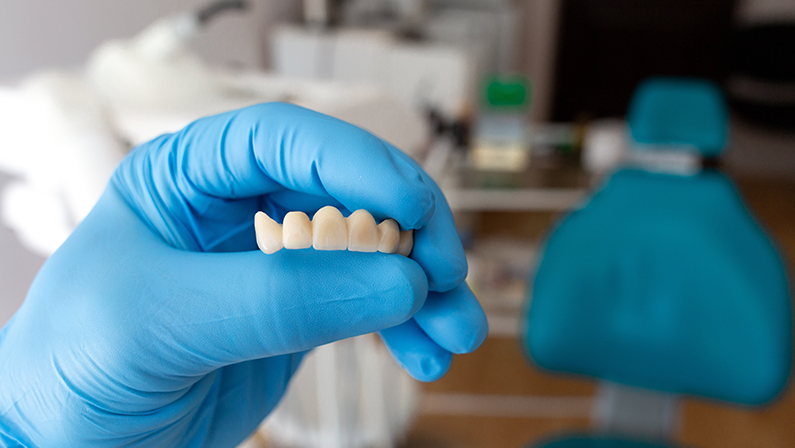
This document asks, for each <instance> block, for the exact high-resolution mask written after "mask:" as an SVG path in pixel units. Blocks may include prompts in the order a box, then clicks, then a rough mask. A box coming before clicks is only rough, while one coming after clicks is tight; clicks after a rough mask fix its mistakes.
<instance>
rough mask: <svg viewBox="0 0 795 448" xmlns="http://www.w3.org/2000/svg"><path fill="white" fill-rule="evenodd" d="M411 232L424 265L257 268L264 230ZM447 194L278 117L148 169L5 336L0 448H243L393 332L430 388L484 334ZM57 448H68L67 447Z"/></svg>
mask: <svg viewBox="0 0 795 448" xmlns="http://www.w3.org/2000/svg"><path fill="white" fill-rule="evenodd" d="M327 205H332V206H334V207H336V208H337V209H339V210H342V211H349V210H358V209H365V210H368V211H369V212H370V213H371V214H372V215H373V217H374V219H378V220H383V219H387V218H390V219H394V220H395V221H396V223H398V224H399V225H400V227H401V228H403V229H407V230H408V229H411V230H414V248H413V250H412V252H411V257H410V258H408V257H403V256H398V255H394V254H385V253H360V252H354V251H315V250H292V251H291V250H283V251H279V252H278V253H275V254H272V255H268V256H265V255H263V254H262V253H261V252H260V251H258V250H257V245H256V239H255V235H254V226H252V225H251V222H252V219H253V217H254V215H255V213H256V212H257V211H258V210H263V211H265V212H266V213H267V214H268V215H269V216H273V217H276V219H278V220H283V218H284V216H285V215H286V213H287V212H288V211H295V210H300V211H303V212H306V213H314V212H315V211H317V210H319V209H321V208H322V207H324V206H327ZM465 274H466V261H465V258H464V253H463V250H462V248H461V245H460V242H459V240H458V237H457V234H456V232H455V228H454V225H453V219H452V214H451V213H450V210H449V208H448V206H447V204H446V202H445V200H444V197H443V196H442V194H441V192H440V190H439V189H438V187H437V186H436V185H435V184H434V183H433V181H432V180H431V179H430V178H429V177H428V176H427V175H426V174H425V173H424V172H423V171H422V170H421V169H420V168H419V167H418V166H417V165H416V164H415V163H414V162H413V161H411V159H410V158H408V157H407V156H405V155H404V154H402V153H401V152H400V151H398V150H397V149H395V148H394V147H392V146H391V145H389V144H388V143H385V142H383V141H381V140H379V139H378V138H376V137H374V136H373V135H371V134H369V133H367V132H365V131H363V130H361V129H359V128H357V127H355V126H352V125H349V124H347V123H344V122H342V121H339V120H336V119H334V118H331V117H328V116H325V115H322V114H318V113H315V112H312V111H309V110H306V109H302V108H299V107H296V106H292V105H287V104H263V105H257V106H252V107H249V108H246V109H241V110H238V111H233V112H228V113H224V114H220V115H216V116H212V117H207V118H203V119H201V120H198V121H196V122H194V123H193V124H191V125H189V126H188V127H186V128H185V129H183V130H182V131H180V132H178V133H175V134H170V135H163V136H161V137H159V138H156V139H155V140H152V141H151V142H149V143H146V144H144V145H141V146H140V147H138V148H136V149H135V150H133V151H132V152H131V153H130V154H129V155H128V156H127V158H125V159H124V161H123V162H122V163H121V165H120V166H119V167H118V169H117V170H116V172H115V174H114V175H113V178H112V180H111V182H110V183H109V185H108V187H107V189H106V191H105V193H104V194H103V196H102V198H101V199H100V200H99V202H98V203H97V205H96V206H95V208H94V209H93V210H92V211H91V213H90V214H89V215H88V217H87V218H86V219H85V220H84V221H83V222H82V223H81V224H80V225H79V226H78V228H77V229H76V230H75V232H74V233H73V234H72V235H71V236H70V237H69V239H68V240H67V241H66V242H65V243H64V244H63V246H61V248H60V249H58V251H57V252H56V253H55V254H54V255H53V256H52V257H50V259H49V260H48V261H47V263H46V264H45V265H44V267H43V268H42V270H41V271H40V272H39V274H38V276H37V278H36V280H35V281H34V283H33V285H32V286H31V289H30V291H29V293H28V296H27V298H26V300H25V303H24V304H23V305H22V307H21V308H20V309H19V311H18V312H17V313H16V315H15V316H14V317H13V318H12V320H11V321H10V322H9V323H8V324H7V325H6V326H5V327H4V328H3V329H2V331H0V444H6V445H10V446H47V445H52V444H59V445H63V446H97V447H110V446H156V447H157V446H168V447H172V446H234V445H235V444H237V443H239V442H240V441H242V440H243V439H244V438H245V437H247V436H248V435H249V434H250V433H251V432H252V431H253V430H254V429H255V428H256V427H257V425H258V424H259V423H260V422H261V421H262V419H263V418H264V417H265V416H266V415H267V414H268V413H269V412H270V411H271V410H272V409H273V408H274V406H275V405H276V404H277V403H278V401H279V398H280V397H281V396H282V394H283V393H284V391H285V388H286V387H287V384H288V381H289V379H290V377H291V376H292V374H293V373H294V372H295V371H296V369H297V368H298V365H299V364H300V361H301V357H302V354H303V353H305V352H306V351H307V350H310V349H312V348H313V347H316V346H319V345H322V344H326V343H328V342H331V341H335V340H339V339H343V338H348V337H351V336H355V335H360V334H365V333H369V332H374V331H379V330H380V331H381V336H382V339H383V340H384V342H385V344H386V346H387V347H388V349H389V350H390V352H391V353H392V354H393V355H394V357H395V359H396V360H397V362H398V363H399V364H401V365H402V366H403V367H404V368H406V369H407V370H408V372H409V373H411V374H412V375H413V376H414V377H416V378H418V379H421V380H433V379H436V378H438V377H440V376H441V375H443V374H444V373H445V372H446V370H447V369H448V367H449V365H450V361H451V358H452V353H465V352H469V351H472V350H474V349H475V348H476V347H477V346H478V345H479V344H480V343H481V342H482V341H483V339H484V338H485V335H486V332H487V324H486V319H485V315H484V314H483V311H482V309H481V308H480V305H479V304H478V302H477V299H476V298H475V297H474V296H473V295H472V293H471V291H470V290H469V288H468V287H467V286H466V284H465V283H463V280H464V276H465ZM56 441H57V442H56Z"/></svg>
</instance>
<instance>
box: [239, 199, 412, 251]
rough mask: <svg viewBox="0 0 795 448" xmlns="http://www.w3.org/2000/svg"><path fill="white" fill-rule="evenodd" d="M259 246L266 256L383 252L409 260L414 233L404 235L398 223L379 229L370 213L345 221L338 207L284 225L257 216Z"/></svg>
mask: <svg viewBox="0 0 795 448" xmlns="http://www.w3.org/2000/svg"><path fill="white" fill-rule="evenodd" d="M254 230H255V232H256V234H257V246H259V248H260V250H261V251H262V252H265V253H266V254H273V253H275V252H278V251H279V250H281V249H282V248H284V249H308V248H310V247H313V248H314V249H315V250H349V251H352V252H382V253H387V254H395V253H397V254H400V255H403V256H405V257H408V256H409V254H411V250H412V249H413V248H414V231H413V230H405V231H401V230H400V226H398V223H397V221H395V220H394V219H385V220H384V221H382V222H381V223H380V224H378V225H376V223H375V219H374V218H373V215H371V214H370V212H368V211H367V210H356V211H355V212H353V213H351V214H350V216H348V217H347V218H345V217H344V216H342V212H340V211H339V210H337V209H336V208H335V207H332V206H330V205H329V206H326V207H323V208H321V209H320V210H318V211H317V213H315V216H314V217H313V219H312V221H310V220H309V217H308V216H307V215H306V213H304V212H298V211H294V212H289V213H287V214H286V215H285V216H284V222H283V224H279V223H278V222H276V221H274V220H273V218H271V217H270V216H268V215H267V214H265V213H264V212H257V214H256V215H255V216H254Z"/></svg>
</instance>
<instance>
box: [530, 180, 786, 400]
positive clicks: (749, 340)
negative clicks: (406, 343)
mask: <svg viewBox="0 0 795 448" xmlns="http://www.w3.org/2000/svg"><path fill="white" fill-rule="evenodd" d="M531 294H532V296H531V304H530V308H529V316H528V324H527V334H526V347H527V349H528V350H529V352H530V355H531V356H532V358H533V359H534V360H535V362H536V363H538V364H539V365H540V366H541V367H544V368H547V369H550V370H557V371H564V372H573V373H578V374H584V375H589V376H594V377H598V378H603V379H606V380H610V381H614V382H618V383H624V384H628V385H634V386H639V387H645V388H650V389H657V390H662V391H667V392H673V393H684V394H692V395H702V396H708V397H714V398H718V399H722V400H728V401H733V402H738V403H747V404H758V403H762V402H765V401H767V400H770V399H771V398H773V397H774V396H775V395H776V394H777V393H778V392H779V391H780V390H781V389H782V388H783V387H784V385H785V383H786V379H787V377H788V375H789V369H790V357H791V354H792V330H791V312H790V298H789V290H788V284H787V278H786V274H785V269H784V264H783V263H782V261H781V258H780V257H779V254H778V252H777V251H776V249H775V248H774V246H773V244H772V243H771V242H770V240H769V239H768V238H767V237H766V236H765V234H764V232H763V231H762V229H761V228H760V227H759V225H758V224H757V223H756V221H755V220H754V218H753V217H752V216H751V215H750V214H749V212H748V211H747V210H746V208H745V206H744V205H743V202H742V200H741V199H740V196H739V194H738V193H737V191H736V190H735V188H734V186H733V185H732V183H731V182H730V181H729V180H728V179H727V178H726V177H724V176H723V175H721V174H720V173H718V172H716V171H709V170H707V171H704V172H702V173H701V174H698V175H695V176H690V177H681V176H674V175H667V174H653V173H648V172H643V171H635V170H624V171H619V172H617V173H616V174H614V175H613V176H612V177H611V178H610V179H609V181H608V182H607V184H606V185H605V186H604V188H603V189H602V190H601V191H599V192H597V193H596V194H595V195H594V196H593V197H592V198H591V199H590V201H589V202H588V204H587V205H585V206H584V207H583V208H581V209H579V210H576V211H574V212H572V213H571V214H570V215H569V216H567V217H566V218H565V219H563V221H562V222H560V223H559V225H558V226H557V228H555V229H554V231H553V232H552V233H551V235H550V236H549V237H548V239H547V241H546V245H545V248H544V250H543V253H542V255H541V260H540V264H539V267H538V269H537V272H536V276H535V281H534V285H533V291H532V293H531Z"/></svg>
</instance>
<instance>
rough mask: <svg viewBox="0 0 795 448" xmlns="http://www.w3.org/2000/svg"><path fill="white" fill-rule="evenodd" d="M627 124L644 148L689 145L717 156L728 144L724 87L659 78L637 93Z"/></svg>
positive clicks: (727, 118)
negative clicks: (722, 88) (722, 90)
mask: <svg viewBox="0 0 795 448" xmlns="http://www.w3.org/2000/svg"><path fill="white" fill-rule="evenodd" d="M627 121H628V122H629V129H630V134H631V135H632V139H633V140H634V141H635V142H637V143H640V144H641V145H672V146H680V145H685V146H689V147H692V148H695V149H697V150H698V151H699V152H701V154H702V155H703V156H705V157H717V156H719V155H720V154H721V152H723V149H724V147H725V145H726V139H727V134H728V127H729V112H728V108H727V106H726V101H725V100H724V97H723V93H722V92H721V90H720V88H719V87H718V86H717V85H715V84H713V83H711V82H709V81H703V80H696V79H674V78H655V79H650V80H647V81H644V82H643V83H641V85H640V86H639V87H638V88H637V90H635V94H634V95H633V96H632V100H631V101H630V105H629V113H628V114H627Z"/></svg>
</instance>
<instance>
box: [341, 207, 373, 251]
mask: <svg viewBox="0 0 795 448" xmlns="http://www.w3.org/2000/svg"><path fill="white" fill-rule="evenodd" d="M347 221H348V250H350V251H352V252H375V251H377V250H378V227H376V225H375V219H373V215H371V214H370V212H368V211H367V210H356V211H355V212H353V213H351V215H350V216H348V220H347Z"/></svg>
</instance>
